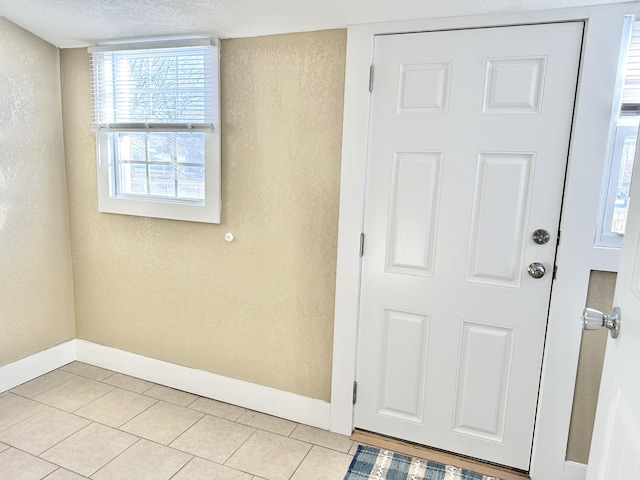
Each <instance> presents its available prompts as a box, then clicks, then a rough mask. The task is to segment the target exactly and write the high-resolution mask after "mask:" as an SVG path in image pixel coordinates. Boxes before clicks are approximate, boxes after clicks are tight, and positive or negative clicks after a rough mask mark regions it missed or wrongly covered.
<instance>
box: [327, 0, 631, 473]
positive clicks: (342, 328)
mask: <svg viewBox="0 0 640 480" xmlns="http://www.w3.org/2000/svg"><path fill="white" fill-rule="evenodd" d="M632 13H637V14H640V3H637V2H634V3H626V4H616V5H607V6H598V7H585V8H577V9H559V10H551V11H540V12H527V13H517V14H515V13H514V14H504V15H488V16H475V17H459V18H444V19H427V20H412V21H408V22H393V23H384V24H369V25H358V26H353V27H350V28H349V29H348V33H347V62H346V78H345V108H344V127H343V150H342V171H341V187H340V220H339V227H338V228H339V230H338V263H337V278H336V309H335V324H334V351H333V378H332V394H331V395H332V397H331V430H333V431H336V432H340V433H343V434H350V433H351V429H352V427H353V405H352V386H353V380H354V378H355V370H356V348H357V345H356V343H357V326H358V325H357V324H358V314H359V311H358V310H359V308H358V305H359V295H360V258H359V255H358V251H359V237H360V233H361V231H362V223H363V209H364V185H365V171H366V164H365V159H366V157H367V151H366V148H367V133H368V118H369V92H368V88H367V87H368V84H369V66H370V63H371V58H372V53H373V40H374V36H375V35H377V34H385V33H401V32H411V31H413V32H415V31H431V30H446V29H460V28H474V27H487V26H503V25H519V24H532V23H545V22H558V21H571V20H584V21H585V22H586V31H585V42H584V46H583V58H582V65H581V75H580V79H579V85H578V98H577V105H576V113H575V117H574V126H573V134H572V146H571V151H570V155H569V170H568V175H567V181H566V185H565V198H564V206H563V220H562V224H561V230H562V237H561V242H560V246H559V249H558V261H557V263H558V267H559V271H558V278H557V281H556V283H555V284H554V290H553V294H552V297H551V306H550V313H549V325H548V331H547V333H548V335H547V340H546V343H545V355H544V360H543V370H542V378H541V385H540V399H539V404H538V415H537V419H536V431H535V434H534V445H533V452H532V462H531V470H530V475H531V478H532V480H545V479H552V478H562V475H563V470H564V465H565V452H566V445H567V437H568V431H569V423H570V417H571V407H572V399H573V391H574V385H575V376H576V367H577V362H578V353H579V349H580V338H581V326H580V322H579V316H580V312H581V311H582V308H583V307H584V305H585V300H586V292H587V286H588V281H589V274H590V271H591V269H593V268H595V267H597V268H603V264H606V266H607V269H608V270H615V266H614V265H611V264H612V263H613V264H615V262H616V256H615V255H611V256H610V257H607V259H608V260H607V261H604V260H603V255H602V254H601V252H599V251H598V249H595V248H594V246H593V239H594V236H595V228H596V221H597V216H598V202H599V192H600V186H601V177H602V171H603V167H604V159H605V152H606V147H607V137H608V127H609V120H610V111H611V104H612V99H613V90H614V83H615V72H616V67H617V58H618V55H617V51H618V50H619V46H620V36H621V32H622V25H623V16H624V15H625V14H632ZM603 92H605V93H604V94H603ZM607 253H610V252H607ZM607 262H608V263H607Z"/></svg>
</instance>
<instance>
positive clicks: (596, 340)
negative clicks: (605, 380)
mask: <svg viewBox="0 0 640 480" xmlns="http://www.w3.org/2000/svg"><path fill="white" fill-rule="evenodd" d="M615 286H616V274H615V273H611V272H597V271H593V272H591V278H590V279H589V291H588V293H587V307H591V308H596V309H598V310H601V311H603V312H605V313H608V312H610V311H611V307H612V305H613V292H614V290H615ZM608 335H609V334H608V330H592V331H589V332H583V333H582V344H581V345H580V358H579V360H578V375H577V378H576V390H575V395H574V397H573V410H572V412H571V428H570V430H569V442H568V445H567V460H571V461H573V462H578V463H587V461H588V460H589V448H590V446H591V435H592V433H593V421H594V419H595V415H596V404H597V403H598V392H599V390H600V377H601V375H602V363H603V361H604V351H605V347H606V344H607V336H608Z"/></svg>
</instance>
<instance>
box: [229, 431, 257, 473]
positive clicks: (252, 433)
mask: <svg viewBox="0 0 640 480" xmlns="http://www.w3.org/2000/svg"><path fill="white" fill-rule="evenodd" d="M239 425H241V424H239ZM245 426H246V425H245ZM251 428H253V432H251V435H249V436H248V437H247V438H246V439H245V441H244V442H242V444H240V445H239V446H238V448H236V449H235V450H234V451H233V453H232V454H231V455H229V456H228V457H227V459H226V460H225V461H224V462H223V463H222V465H223V466H225V467H228V468H233V467H230V466H229V465H227V462H228V461H229V460H231V458H232V457H233V456H234V455H235V454H236V453H237V452H238V450H240V449H241V448H242V447H243V446H244V445H245V444H246V443H247V442H248V441H249V439H250V438H251V437H253V436H254V435H255V434H256V432H257V431H258V430H259V429H257V428H254V427H251ZM233 469H234V470H238V469H237V468H233ZM238 471H239V472H244V473H248V474H249V475H253V473H250V472H245V471H244V470H238Z"/></svg>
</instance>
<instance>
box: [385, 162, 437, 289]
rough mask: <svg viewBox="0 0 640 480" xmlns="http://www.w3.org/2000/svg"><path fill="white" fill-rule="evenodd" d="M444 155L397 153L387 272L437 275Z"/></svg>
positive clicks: (393, 179)
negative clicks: (435, 270)
mask: <svg viewBox="0 0 640 480" xmlns="http://www.w3.org/2000/svg"><path fill="white" fill-rule="evenodd" d="M442 157H443V154H442V152H396V153H395V155H394V160H393V176H392V178H391V202H390V207H389V210H390V213H389V227H388V230H387V231H388V239H387V262H386V263H387V265H386V270H387V272H393V273H403V274H408V275H419V276H425V277H432V276H433V269H434V260H433V258H434V255H435V238H436V225H437V217H438V199H439V197H440V182H441V175H440V172H441V164H442Z"/></svg>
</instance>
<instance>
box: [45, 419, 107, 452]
mask: <svg viewBox="0 0 640 480" xmlns="http://www.w3.org/2000/svg"><path fill="white" fill-rule="evenodd" d="M72 415H73V414H72ZM78 418H82V417H78ZM83 420H86V419H83ZM94 423H95V422H93V421H91V420H89V423H88V424H86V425H85V426H84V427H82V428H80V429H79V430H76V431H75V432H73V433H72V434H71V435H67V436H66V437H64V438H63V439H62V440H59V441H58V442H56V443H54V444H53V445H51V446H50V447H48V448H46V449H45V450H44V451H42V452H40V453H39V454H37V455H36V457H38V458H41V459H42V460H46V461H47V462H49V463H53V462H51V461H50V460H47V459H46V458H42V455H44V454H45V453H47V452H48V451H49V450H51V449H52V448H53V447H57V446H58V445H60V444H61V443H62V442H64V441H65V440H67V439H68V438H71V437H73V436H74V435H75V434H76V433H80V432H81V431H82V430H84V429H85V428H89V427H90V426H91V425H92V424H94Z"/></svg>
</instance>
